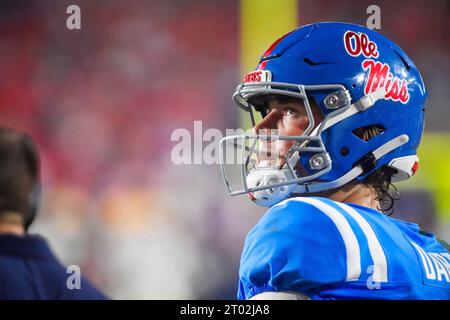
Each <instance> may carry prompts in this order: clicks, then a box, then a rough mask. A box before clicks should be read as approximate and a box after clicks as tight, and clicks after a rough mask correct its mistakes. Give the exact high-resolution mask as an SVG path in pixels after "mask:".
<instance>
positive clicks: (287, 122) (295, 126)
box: [254, 98, 323, 168]
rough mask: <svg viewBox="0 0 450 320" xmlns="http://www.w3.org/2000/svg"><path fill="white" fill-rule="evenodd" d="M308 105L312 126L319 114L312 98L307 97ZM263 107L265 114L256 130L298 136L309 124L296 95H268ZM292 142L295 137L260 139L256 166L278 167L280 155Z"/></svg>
mask: <svg viewBox="0 0 450 320" xmlns="http://www.w3.org/2000/svg"><path fill="white" fill-rule="evenodd" d="M310 106H311V109H312V113H313V116H314V123H315V126H317V125H318V124H319V123H320V122H321V121H322V119H323V116H322V114H321V112H320V110H319V108H318V107H317V105H316V104H315V103H314V101H310ZM266 108H267V110H266V111H267V115H266V116H265V117H264V119H262V120H261V121H260V122H258V123H257V124H256V125H255V127H254V131H255V133H257V134H262V135H266V134H267V135H270V134H276V135H279V136H299V135H302V134H303V132H304V131H305V130H306V128H307V127H308V125H309V122H310V119H309V117H308V114H307V112H306V108H305V105H304V103H303V101H302V100H300V99H278V98H272V99H270V100H269V101H268V102H267V104H266ZM275 130H276V132H275ZM294 144H295V141H289V140H274V141H262V140H261V141H260V143H259V150H258V156H257V161H256V166H257V167H258V168H274V167H278V168H281V167H282V166H283V165H284V164H285V160H284V156H285V155H286V154H287V152H288V151H289V149H290V148H291V147H292V146H293V145H294Z"/></svg>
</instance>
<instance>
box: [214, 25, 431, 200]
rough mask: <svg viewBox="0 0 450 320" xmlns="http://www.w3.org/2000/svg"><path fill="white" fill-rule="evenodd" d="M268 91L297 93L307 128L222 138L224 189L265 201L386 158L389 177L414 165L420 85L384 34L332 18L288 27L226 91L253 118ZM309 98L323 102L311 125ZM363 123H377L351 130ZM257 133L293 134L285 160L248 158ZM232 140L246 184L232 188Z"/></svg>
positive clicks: (325, 186)
mask: <svg viewBox="0 0 450 320" xmlns="http://www.w3.org/2000/svg"><path fill="white" fill-rule="evenodd" d="M270 95H283V96H289V97H294V98H298V99H301V100H302V101H303V104H304V105H305V109H306V112H307V115H308V118H309V126H308V128H307V129H306V130H305V131H304V133H303V134H302V135H300V136H281V135H262V134H258V133H251V134H243V135H233V136H227V137H225V138H223V139H222V140H221V148H222V151H221V165H222V174H223V177H224V180H225V183H226V185H227V188H228V190H229V192H230V193H231V195H238V194H245V193H247V194H249V197H250V198H251V199H252V200H253V201H254V202H255V203H256V204H259V205H263V206H272V205H274V204H276V203H278V202H279V201H281V200H284V199H286V198H288V197H290V196H291V195H292V194H307V193H312V192H319V191H324V190H331V189H335V188H338V187H341V186H343V185H344V184H346V183H348V182H350V181H353V180H355V179H356V180H357V181H360V182H361V181H363V180H364V179H365V178H366V177H367V176H368V175H369V174H371V173H372V172H374V171H375V170H377V169H379V168H381V167H383V166H389V167H391V168H392V169H394V175H393V176H392V181H393V182H395V181H401V180H406V179H408V178H409V177H411V176H412V175H413V174H414V173H415V171H416V170H417V167H418V157H417V153H416V150H417V147H418V146H419V142H420V139H421V136H422V131H423V127H424V112H425V101H426V98H427V91H426V88H425V85H424V82H423V80H422V77H421V75H420V73H419V71H418V69H417V67H416V66H415V65H414V63H413V62H412V61H411V59H410V58H409V57H408V56H407V55H406V54H405V52H404V51H403V50H402V49H401V48H400V47H398V46H397V45H396V44H395V43H393V42H392V41H390V40H388V39H387V38H386V37H384V36H383V35H381V34H379V33H377V32H375V31H373V30H370V29H367V28H365V27H363V26H359V25H355V24H349V23H336V22H326V23H316V24H310V25H306V26H303V27H300V28H298V29H296V30H293V31H292V32H290V33H288V34H286V35H285V36H283V37H282V38H280V39H279V40H277V41H276V42H275V43H273V44H272V45H271V46H270V47H269V49H268V50H267V51H266V52H265V53H264V54H263V56H262V57H261V59H260V62H259V64H258V67H257V69H256V70H255V71H252V72H250V73H249V74H247V75H245V77H244V80H243V82H242V83H240V84H239V85H238V86H237V88H236V91H235V93H234V95H233V99H234V101H235V102H236V104H237V105H238V106H239V107H241V108H242V109H244V110H245V111H248V112H249V115H250V119H251V121H252V125H253V126H255V120H254V114H253V113H254V111H256V112H261V115H262V116H263V117H264V116H265V108H264V105H263V103H261V102H260V101H263V99H262V98H263V97H265V96H270ZM308 99H313V100H314V102H315V104H316V105H317V106H318V107H319V108H320V111H321V112H322V114H323V120H322V121H321V123H314V119H313V117H312V110H311V105H310V102H309V101H308ZM363 128H376V129H377V130H376V132H377V135H376V136H374V137H371V138H370V139H363V138H361V136H359V135H358V134H357V132H359V131H358V130H361V129H363ZM262 139H266V140H267V139H270V140H271V141H275V140H277V139H278V140H291V141H295V144H294V145H293V146H292V147H291V148H290V150H289V151H288V152H287V154H286V155H285V156H284V160H285V161H284V164H283V165H282V166H279V167H276V168H258V167H257V166H256V165H255V163H256V161H255V157H257V154H258V150H259V148H258V141H260V140H262ZM229 145H233V146H234V147H235V148H237V149H238V150H239V152H240V154H241V160H242V163H241V166H242V170H241V172H242V173H241V176H242V181H241V182H242V185H243V187H242V188H239V189H238V190H233V188H232V187H231V184H230V181H229V177H230V176H229V174H228V173H227V169H226V166H225V159H224V157H225V152H224V150H225V147H226V146H229ZM299 167H301V168H302V170H298V168H299Z"/></svg>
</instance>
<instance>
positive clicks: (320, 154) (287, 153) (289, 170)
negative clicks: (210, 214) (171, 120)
mask: <svg viewBox="0 0 450 320" xmlns="http://www.w3.org/2000/svg"><path fill="white" fill-rule="evenodd" d="M265 72H267V71H265ZM319 91H320V92H323V91H326V92H332V93H333V94H332V95H331V94H330V95H328V96H327V98H326V99H328V101H329V102H330V106H331V107H332V108H333V107H335V108H336V110H331V108H330V110H331V112H330V113H329V114H327V115H326V116H325V117H324V119H323V121H322V122H321V123H320V124H318V123H316V122H315V119H314V115H313V110H312V105H311V103H310V101H309V99H308V96H309V95H313V94H314V93H317V92H319ZM273 95H275V96H284V97H290V98H295V99H299V101H302V102H303V105H304V107H305V111H306V115H307V117H308V126H307V128H306V129H305V130H304V132H303V133H302V134H301V135H296V136H288V135H279V134H278V132H277V130H273V129H270V130H259V132H254V131H253V132H251V133H247V134H244V135H233V136H227V137H225V138H223V139H222V141H221V165H222V173H223V177H224V180H225V183H226V185H227V188H228V190H229V192H230V194H231V195H239V194H244V193H248V194H249V197H250V198H251V199H252V200H253V201H254V202H255V203H257V204H259V205H263V206H271V205H273V204H275V203H277V202H279V201H281V200H283V199H285V198H288V197H289V196H290V195H291V194H292V193H308V192H309V186H310V185H311V183H313V182H314V181H318V180H319V179H320V177H321V176H323V175H324V174H326V173H327V172H329V171H330V170H331V168H332V162H331V158H330V156H329V154H328V152H327V150H326V148H325V146H324V142H323V140H322V137H321V133H322V131H323V130H324V128H325V124H326V123H327V121H328V119H330V118H332V117H334V116H335V115H336V114H338V113H341V112H344V111H345V110H346V109H347V108H348V107H349V106H350V97H349V95H348V92H347V91H346V90H345V88H344V87H343V86H342V85H312V86H304V85H295V84H287V83H276V82H270V81H265V82H256V83H255V82H250V83H245V82H244V83H241V84H240V85H239V86H238V87H237V88H236V91H235V93H234V95H233V99H234V101H235V102H236V103H237V105H238V106H240V107H241V108H242V109H244V110H245V111H247V112H248V113H249V116H250V121H251V124H252V128H254V127H255V125H256V122H255V114H254V112H261V113H262V116H263V117H264V116H265V108H264V105H263V103H261V101H264V99H261V98H262V97H264V96H266V97H267V96H273ZM330 97H332V98H330ZM287 141H290V142H292V143H288V145H291V147H290V148H289V150H281V148H280V147H279V146H281V145H286V142H287ZM230 145H231V146H233V147H234V149H235V151H236V150H238V151H239V153H240V157H239V159H240V167H241V168H240V169H241V170H240V171H241V180H242V186H243V187H242V188H241V189H238V190H232V187H231V183H230V180H229V175H228V174H227V170H226V163H225V161H224V160H225V148H226V147H227V146H230ZM267 146H271V147H269V148H267ZM277 146H278V147H277ZM314 191H316V190H314Z"/></svg>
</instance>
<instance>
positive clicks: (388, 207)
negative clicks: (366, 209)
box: [363, 166, 400, 216]
mask: <svg viewBox="0 0 450 320" xmlns="http://www.w3.org/2000/svg"><path fill="white" fill-rule="evenodd" d="M395 172H396V170H395V169H392V168H390V167H387V166H384V167H382V168H380V169H378V170H376V171H374V172H372V173H371V174H370V175H369V176H367V178H366V179H365V180H364V181H363V183H364V184H365V185H367V186H370V187H372V188H373V189H374V190H375V192H376V194H377V197H376V200H377V201H378V203H379V207H378V210H381V211H382V212H384V213H386V214H387V215H389V216H390V215H392V214H393V212H394V202H395V200H398V199H400V192H399V191H398V190H397V188H396V187H395V186H394V185H393V184H392V182H391V181H392V176H393V175H394V173H395Z"/></svg>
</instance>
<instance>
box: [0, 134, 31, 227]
mask: <svg viewBox="0 0 450 320" xmlns="http://www.w3.org/2000/svg"><path fill="white" fill-rule="evenodd" d="M39 189H40V187H39V154H38V151H37V148H36V146H35V145H34V143H33V140H32V139H31V137H30V136H28V135H27V134H25V133H21V132H17V131H15V130H13V129H9V128H4V127H0V219H2V215H4V214H5V213H6V212H17V213H20V215H21V217H22V219H23V222H24V226H25V228H28V226H29V225H30V224H31V222H32V221H33V218H34V215H35V211H36V209H37V201H38V198H39V195H38V193H39Z"/></svg>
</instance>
